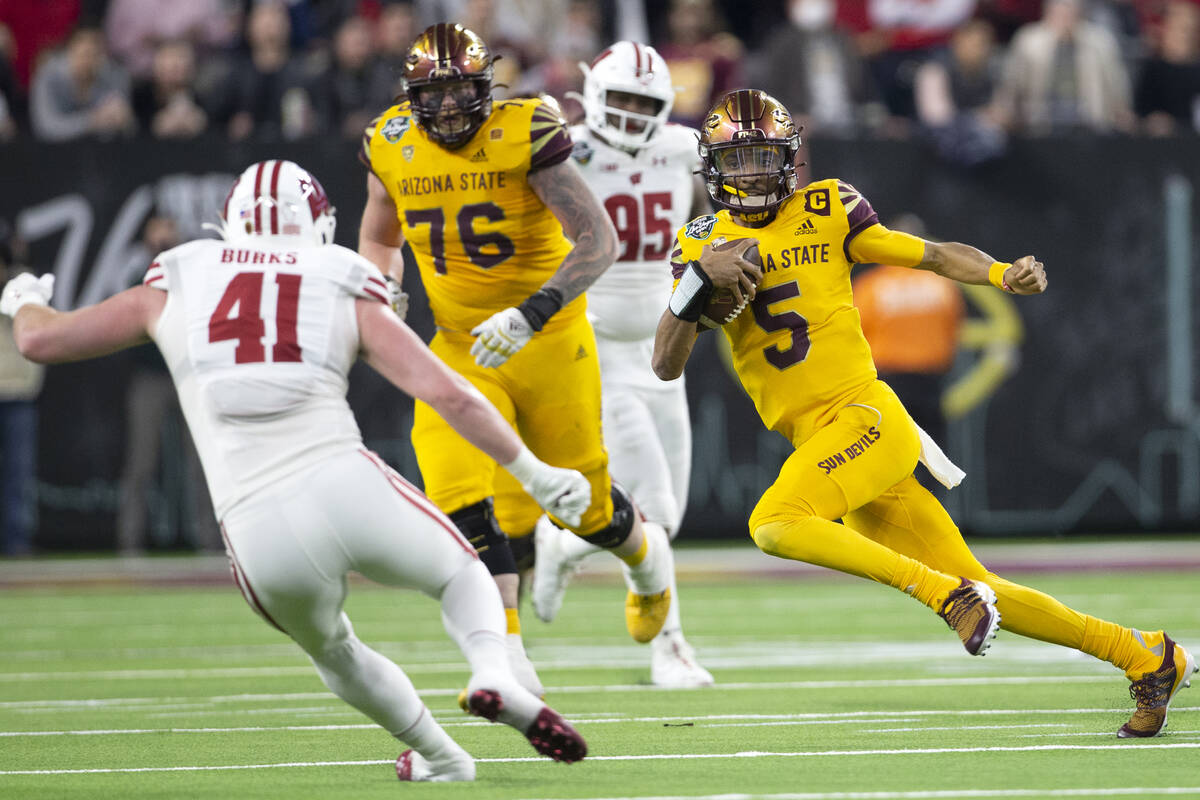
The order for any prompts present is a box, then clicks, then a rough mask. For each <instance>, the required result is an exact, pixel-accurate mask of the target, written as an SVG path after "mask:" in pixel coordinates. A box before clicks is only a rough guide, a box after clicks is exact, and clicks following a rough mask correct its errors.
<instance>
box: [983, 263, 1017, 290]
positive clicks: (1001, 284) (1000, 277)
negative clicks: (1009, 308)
mask: <svg viewBox="0 0 1200 800" xmlns="http://www.w3.org/2000/svg"><path fill="white" fill-rule="evenodd" d="M1011 266H1012V264H1009V263H1007V262H1005V261H993V262H992V266H991V267H989V268H988V283H990V284H992V286H995V287H996V288H997V289H1000V290H1001V291H1005V292H1009V293H1011V292H1012V287H1011V286H1009V285H1008V282H1007V281H1005V280H1004V273H1005V272H1007V271H1008V268H1009V267H1011Z"/></svg>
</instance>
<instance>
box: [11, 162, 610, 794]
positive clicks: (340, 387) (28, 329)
mask: <svg viewBox="0 0 1200 800" xmlns="http://www.w3.org/2000/svg"><path fill="white" fill-rule="evenodd" d="M220 230H221V232H222V234H223V237H224V241H221V240H216V239H201V240H197V241H194V242H190V243H188V244H184V245H181V246H179V247H176V248H173V249H171V250H168V251H166V252H164V253H161V254H159V255H158V257H157V258H156V259H155V260H154V263H152V264H151V265H150V268H149V270H148V271H147V273H146V277H145V279H144V281H143V283H142V285H140V286H135V287H133V288H132V289H127V290H126V291H124V292H121V293H120V294H117V295H114V296H113V297H110V298H109V299H107V300H105V301H104V302H102V303H99V304H97V305H94V306H87V307H85V308H80V309H78V310H75V311H71V312H69V313H59V312H57V311H55V310H54V309H52V308H49V307H48V305H47V304H48V303H49V300H50V296H51V292H52V290H53V276H52V275H47V276H43V277H42V278H40V279H39V278H35V277H34V276H32V275H21V276H18V277H17V278H14V279H13V280H12V281H10V282H9V283H8V284H7V285H6V286H5V287H4V291H3V293H2V294H0V313H4V314H8V315H10V316H12V317H13V333H14V336H15V338H16V342H17V346H18V348H19V349H20V351H21V354H22V355H24V356H25V357H26V358H28V359H30V360H32V361H38V362H41V363H57V362H63V361H75V360H79V359H84V358H92V357H95V356H101V355H106V354H108V353H111V352H114V351H116V350H120V349H123V348H126V347H131V346H133V345H137V344H141V343H143V342H146V341H150V340H153V341H154V342H155V344H157V345H158V348H159V349H160V350H161V351H162V354H163V358H164V359H165V361H166V362H167V366H168V367H169V369H170V372H171V377H172V378H173V379H174V382H175V386H176V389H177V391H178V393H179V400H180V405H181V406H182V407H183V412H184V416H185V417H186V419H187V423H188V427H189V428H190V429H191V432H192V438H193V439H194V440H195V442H196V447H197V449H198V450H199V453H200V460H201V463H202V464H203V467H204V474H205V476H206V478H207V480H208V485H209V490H210V491H211V493H212V499H213V504H214V506H215V510H216V515H217V519H218V520H219V521H220V523H221V531H222V534H223V536H224V539H225V548H226V552H227V553H228V556H229V562H230V568H231V570H232V572H233V578H234V581H235V582H236V583H237V585H238V588H239V589H240V590H241V592H242V595H243V597H244V598H245V599H246V602H247V603H248V604H249V605H250V607H251V608H252V609H254V611H256V612H257V613H258V614H259V615H260V616H262V618H263V619H264V620H265V621H266V622H267V623H269V624H271V625H272V626H274V627H275V628H278V629H279V630H280V631H282V632H283V633H285V634H287V635H288V636H290V637H291V638H292V639H294V640H295V641H296V643H297V644H299V645H300V647H302V648H303V649H304V651H305V652H306V653H307V654H308V656H309V658H310V659H312V662H313V665H314V666H315V667H316V668H317V672H318V673H320V675H321V680H323V681H324V682H325V685H326V686H328V687H329V688H330V690H331V691H333V692H334V693H335V694H336V695H337V696H338V697H340V698H342V699H343V700H345V701H346V702H347V703H349V704H350V705H352V706H354V707H355V708H357V709H358V710H359V711H361V712H362V713H363V714H365V715H367V716H368V717H370V718H371V719H372V720H373V721H375V722H376V723H378V724H379V725H380V726H382V727H383V728H384V729H385V730H386V731H388V732H389V733H391V734H392V735H393V736H395V737H396V738H397V739H399V740H400V741H402V742H405V743H407V744H408V745H409V747H410V748H411V749H410V750H405V751H404V752H403V753H401V754H400V757H399V758H398V759H397V760H396V774H397V776H398V777H399V778H400V779H401V780H414V781H415V780H421V781H469V780H473V779H474V777H475V763H474V761H473V760H472V758H471V756H470V755H469V754H468V753H467V752H466V751H465V750H463V749H462V748H461V747H460V746H459V745H458V744H457V743H456V742H455V741H454V740H453V739H451V738H450V737H449V736H448V735H447V734H446V732H445V731H444V730H443V729H442V728H441V726H439V725H438V724H437V722H436V721H434V719H433V716H432V714H431V713H430V712H429V709H427V708H426V707H425V705H424V703H423V702H422V701H421V699H420V697H418V695H417V693H416V690H415V689H414V688H413V685H412V683H411V682H410V681H409V679H408V676H407V675H405V673H404V671H403V670H402V669H400V667H398V666H397V665H396V664H395V663H393V662H392V661H390V660H389V659H387V658H385V657H384V656H382V655H380V654H379V653H378V652H376V651H374V650H372V649H371V648H369V647H367V646H366V645H365V644H363V642H362V641H360V640H359V639H358V637H356V636H355V635H354V629H353V627H352V626H351V624H350V620H349V619H348V618H347V616H346V614H345V612H344V611H343V610H342V608H343V604H344V602H345V599H346V592H347V581H346V579H347V575H348V574H349V573H350V572H351V571H354V572H358V573H360V574H362V575H364V576H366V577H367V578H370V579H371V580H374V581H377V582H379V583H382V584H385V585H388V586H401V587H406V588H411V589H418V590H420V591H422V592H424V593H425V594H427V595H429V596H430V597H433V598H436V599H438V600H440V602H441V609H442V619H443V622H444V624H445V626H446V629H447V632H448V633H449V634H450V635H451V637H452V638H454V640H455V642H456V643H457V644H458V646H459V647H460V648H461V649H462V651H463V654H464V655H465V656H466V658H467V661H468V662H469V664H470V666H471V671H472V677H471V681H470V683H469V684H468V692H469V695H468V706H469V708H470V710H471V711H472V713H475V714H477V715H479V716H483V717H486V718H488V719H491V720H493V721H500V722H503V723H506V724H508V725H511V726H513V727H515V728H517V729H518V730H519V731H521V732H522V733H524V734H525V736H526V737H527V738H528V739H529V741H530V743H531V744H533V746H534V747H535V748H536V749H537V750H538V752H540V753H542V754H543V755H547V756H550V757H551V758H554V759H555V760H559V761H577V760H579V759H581V758H583V757H584V755H585V754H586V752H587V747H586V745H585V744H584V741H583V738H582V737H581V736H579V734H578V733H577V732H575V730H574V729H573V728H572V727H571V726H570V725H569V724H568V723H567V722H566V721H565V720H563V719H562V717H560V716H559V715H558V714H557V713H556V712H554V711H553V710H552V709H550V708H549V707H548V706H546V705H545V704H544V703H542V701H541V700H540V699H539V698H537V697H534V696H533V695H532V694H530V693H529V692H528V691H527V690H525V689H524V688H523V687H522V686H520V684H519V683H518V682H517V679H516V677H515V676H514V675H513V674H512V672H511V670H510V668H509V666H508V661H507V658H506V649H507V648H506V644H505V640H504V612H503V606H502V605H501V602H500V597H499V594H498V592H497V591H496V586H495V583H494V581H493V580H492V578H491V576H490V575H489V574H488V572H487V570H486V569H485V568H484V566H483V564H482V563H481V562H480V560H479V558H478V557H477V556H476V554H475V550H474V549H473V548H472V547H471V546H470V545H469V544H468V543H467V541H466V539H465V538H464V537H463V535H462V534H461V533H460V532H459V531H458V530H457V529H456V528H455V527H454V525H453V523H451V522H450V520H449V519H447V518H446V517H445V516H444V515H443V514H442V513H440V512H439V511H438V510H437V508H435V507H434V505H433V504H432V503H431V502H430V501H429V499H428V498H427V497H425V496H424V495H423V494H421V492H420V491H419V490H418V489H417V488H416V487H414V486H412V485H411V484H409V483H408V482H407V481H405V480H404V479H403V478H402V477H400V476H399V475H398V474H397V473H395V472H393V471H392V470H391V469H390V468H389V467H388V466H387V464H385V463H384V462H383V461H382V460H381V459H380V458H379V456H377V455H376V454H375V453H372V452H371V451H369V450H367V449H366V448H364V447H363V443H362V436H361V435H360V433H359V430H358V425H357V423H356V422H355V420H354V416H353V414H352V413H351V410H350V406H349V404H348V403H347V401H346V388H347V373H348V372H349V370H350V367H351V366H352V365H353V363H354V362H355V360H356V359H357V358H358V357H359V356H361V357H362V358H364V359H365V360H366V362H367V363H368V364H370V365H371V366H373V367H374V368H375V369H376V370H378V371H379V372H380V374H382V375H383V376H384V377H385V378H387V379H388V380H389V381H391V382H392V383H393V384H395V385H396V386H397V387H399V388H400V389H402V390H404V391H406V392H409V393H411V394H413V395H414V396H415V397H418V398H420V399H421V400H422V401H424V402H426V403H428V404H429V405H430V407H432V408H434V409H435V410H436V411H437V413H439V414H443V415H445V418H446V420H447V423H448V424H451V425H453V426H454V427H455V428H456V429H457V430H459V431H461V432H462V435H463V436H465V437H467V438H468V439H469V440H470V441H471V442H473V443H474V444H475V445H476V446H478V447H479V448H480V449H481V450H483V451H484V452H486V453H488V454H489V455H491V457H493V458H495V459H496V460H497V461H499V462H500V463H502V464H503V465H504V467H505V469H506V470H507V471H508V473H509V474H511V475H512V476H513V480H514V481H518V482H519V483H521V485H523V486H525V487H526V488H527V489H528V490H529V491H530V493H531V494H532V495H533V496H534V497H536V498H538V501H539V502H541V503H544V504H545V507H546V510H547V511H548V512H550V513H552V514H555V515H556V516H558V517H560V518H563V519H575V520H577V519H578V518H579V515H580V514H581V513H582V512H583V509H584V508H585V507H586V506H587V504H588V498H589V487H588V484H587V481H586V480H585V479H584V477H583V476H582V475H580V474H579V473H577V472H574V471H571V470H566V469H559V468H556V467H550V466H547V465H546V464H544V463H542V462H541V461H539V460H538V459H537V458H536V457H534V456H533V454H532V453H530V452H529V450H528V449H527V448H526V447H525V446H524V444H522V443H521V440H520V439H519V438H518V437H517V435H516V434H515V433H514V432H513V430H512V428H511V427H510V426H509V425H508V423H507V422H506V421H505V420H504V418H503V417H501V416H500V414H499V413H497V411H496V409H495V408H493V407H492V405H491V404H490V403H488V402H487V400H486V399H485V398H484V397H483V396H481V395H480V394H479V392H477V391H475V389H474V388H473V387H471V385H470V384H468V383H467V382H466V381H464V380H463V379H462V378H461V377H459V376H458V375H457V374H455V373H454V372H453V371H452V370H450V369H449V368H448V367H446V365H445V364H443V363H442V362H441V361H439V360H438V358H437V357H436V356H434V355H433V354H432V353H431V352H430V351H429V349H428V348H427V347H425V345H424V343H422V342H421V340H420V338H418V337H417V335H416V334H414V333H413V332H412V331H411V330H410V329H409V328H408V326H406V325H405V324H404V323H403V322H402V321H401V320H400V319H399V318H397V316H396V315H395V314H394V313H393V312H392V309H391V307H390V306H389V304H388V293H387V287H386V285H385V282H384V277H383V275H382V273H380V272H379V270H378V269H377V268H376V267H375V266H374V265H373V264H371V263H370V262H369V261H367V260H366V259H364V258H362V257H361V256H359V255H358V254H357V253H355V252H354V251H352V250H348V249H346V248H344V247H339V246H338V245H335V244H332V241H333V231H334V216H333V208H332V206H330V205H329V201H328V198H327V197H326V196H325V191H324V190H323V189H322V188H321V184H320V183H318V182H317V179H316V178H314V177H313V176H312V175H311V174H310V173H308V172H307V171H306V170H304V169H302V168H301V167H299V166H298V165H297V164H295V163H293V162H290V161H278V160H272V161H263V162H259V163H257V164H254V165H252V166H251V167H249V168H248V169H247V170H246V171H245V172H243V173H242V175H241V176H240V177H239V178H238V180H237V181H236V182H235V183H234V185H233V188H232V189H231V191H230V193H229V196H228V198H227V199H226V201H225V208H224V212H223V214H222V224H221V226H220Z"/></svg>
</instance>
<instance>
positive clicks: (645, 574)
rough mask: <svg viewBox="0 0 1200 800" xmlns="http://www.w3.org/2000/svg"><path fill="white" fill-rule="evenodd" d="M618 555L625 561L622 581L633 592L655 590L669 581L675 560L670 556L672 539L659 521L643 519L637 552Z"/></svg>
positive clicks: (662, 587) (657, 590)
mask: <svg viewBox="0 0 1200 800" xmlns="http://www.w3.org/2000/svg"><path fill="white" fill-rule="evenodd" d="M651 540H653V541H651ZM619 558H620V559H621V560H622V561H624V562H625V566H624V567H623V568H622V572H624V573H625V585H626V586H627V587H628V588H629V591H631V592H633V593H634V594H640V595H651V594H658V593H659V592H662V591H664V590H665V589H666V588H667V587H669V586H670V585H671V578H672V577H674V574H675V560H674V559H673V558H672V557H671V542H670V540H669V539H667V533H666V531H664V530H663V528H662V526H661V525H656V524H654V523H653V522H646V523H642V543H641V545H640V546H639V547H638V549H637V551H636V552H634V553H632V554H630V555H627V556H619Z"/></svg>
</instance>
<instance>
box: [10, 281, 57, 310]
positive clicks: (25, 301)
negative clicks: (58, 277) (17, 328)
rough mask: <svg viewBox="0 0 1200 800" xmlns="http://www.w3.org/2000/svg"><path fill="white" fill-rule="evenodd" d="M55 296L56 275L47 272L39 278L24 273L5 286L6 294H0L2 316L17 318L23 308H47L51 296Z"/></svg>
mask: <svg viewBox="0 0 1200 800" xmlns="http://www.w3.org/2000/svg"><path fill="white" fill-rule="evenodd" d="M52 294H54V274H53V273H50V272H47V273H46V274H45V275H43V276H42V277H40V278H39V277H38V276H36V275H33V274H31V273H28V272H22V273H21V274H20V275H18V276H17V277H15V278H13V279H12V280H11V281H9V282H8V283H6V284H5V285H4V293H3V294H0V314H7V315H8V316H10V317H15V316H16V315H17V312H18V311H19V310H20V309H21V306H27V305H35V306H46V305H49V304H50V295H52Z"/></svg>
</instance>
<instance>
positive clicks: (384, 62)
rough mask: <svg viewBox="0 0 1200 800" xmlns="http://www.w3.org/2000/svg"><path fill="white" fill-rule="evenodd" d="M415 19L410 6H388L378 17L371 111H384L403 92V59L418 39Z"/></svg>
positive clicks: (409, 4) (404, 3) (404, 4)
mask: <svg viewBox="0 0 1200 800" xmlns="http://www.w3.org/2000/svg"><path fill="white" fill-rule="evenodd" d="M416 19H417V18H416V15H415V14H414V12H413V7H412V4H411V3H408V2H398V3H389V4H388V5H386V6H384V7H383V10H382V11H381V12H380V14H379V23H378V24H377V25H376V26H375V53H376V57H375V67H374V69H373V71H372V79H371V88H370V90H369V93H370V98H371V101H370V107H371V108H374V109H384V108H387V107H388V106H390V105H392V103H394V102H395V99H396V97H398V96H399V95H400V93H401V91H402V89H401V86H400V78H401V76H403V75H404V57H405V56H407V55H408V46H409V45H411V44H412V42H413V39H415V38H417V32H418V31H419V30H420V29H419V28H418V27H417V21H416Z"/></svg>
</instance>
